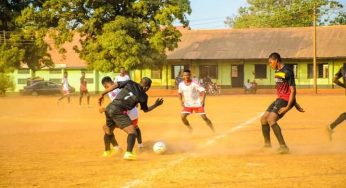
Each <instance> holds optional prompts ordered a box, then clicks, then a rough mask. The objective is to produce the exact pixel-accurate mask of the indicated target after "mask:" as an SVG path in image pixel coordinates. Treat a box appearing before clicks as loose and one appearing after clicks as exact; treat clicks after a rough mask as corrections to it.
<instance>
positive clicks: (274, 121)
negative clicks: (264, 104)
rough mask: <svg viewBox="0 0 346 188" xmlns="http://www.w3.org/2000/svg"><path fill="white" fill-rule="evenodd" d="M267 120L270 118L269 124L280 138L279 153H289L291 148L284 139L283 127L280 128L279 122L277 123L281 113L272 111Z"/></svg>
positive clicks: (278, 138)
mask: <svg viewBox="0 0 346 188" xmlns="http://www.w3.org/2000/svg"><path fill="white" fill-rule="evenodd" d="M267 120H268V124H269V125H270V127H271V128H272V130H273V132H274V134H275V136H276V139H277V140H278V142H279V144H280V148H279V149H278V153H280V154H286V153H288V152H289V149H288V147H287V145H286V142H285V140H284V137H283V135H282V132H281V128H280V126H279V124H278V123H277V121H278V120H279V115H278V114H277V113H274V112H270V113H269V115H268V118H267Z"/></svg>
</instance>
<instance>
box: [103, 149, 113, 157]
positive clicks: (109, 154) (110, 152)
mask: <svg viewBox="0 0 346 188" xmlns="http://www.w3.org/2000/svg"><path fill="white" fill-rule="evenodd" d="M103 156H104V157H110V156H112V150H106V151H104V152H103Z"/></svg>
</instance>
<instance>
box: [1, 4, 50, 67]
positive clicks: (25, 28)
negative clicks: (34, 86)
mask: <svg viewBox="0 0 346 188" xmlns="http://www.w3.org/2000/svg"><path fill="white" fill-rule="evenodd" d="M40 2H42V1H40ZM40 2H37V1H34V0H27V1H21V0H19V1H12V0H5V1H2V2H1V3H0V32H1V35H0V42H1V48H0V55H1V57H0V72H2V73H4V72H8V71H13V70H14V69H16V68H19V67H20V65H21V63H22V64H26V65H27V66H28V67H29V68H30V69H31V70H33V72H35V71H36V70H39V69H41V68H43V67H52V66H53V62H52V61H51V58H50V55H49V54H47V49H48V47H49V46H48V45H47V44H46V42H45V41H44V38H45V37H46V32H47V30H46V29H40V28H38V27H37V25H36V24H35V22H30V23H25V24H23V19H21V18H22V17H25V16H29V15H30V14H31V13H32V12H31V13H30V12H28V10H30V9H26V8H27V7H35V8H39V7H41V6H42V3H40Z"/></svg>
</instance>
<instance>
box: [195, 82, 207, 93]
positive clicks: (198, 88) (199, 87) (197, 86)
mask: <svg viewBox="0 0 346 188" xmlns="http://www.w3.org/2000/svg"><path fill="white" fill-rule="evenodd" d="M195 85H196V88H197V90H198V91H199V92H204V91H205V89H204V87H202V86H201V85H200V84H196V83H195Z"/></svg>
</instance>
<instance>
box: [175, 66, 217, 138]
mask: <svg viewBox="0 0 346 188" xmlns="http://www.w3.org/2000/svg"><path fill="white" fill-rule="evenodd" d="M178 93H179V99H180V102H181V105H182V106H183V110H182V112H181V120H182V121H183V123H184V125H186V126H187V127H188V128H189V130H190V132H191V131H192V127H191V126H190V123H189V121H188V120H187V116H188V115H190V114H191V113H192V112H195V113H196V114H199V115H200V116H201V117H202V119H203V120H204V121H205V122H206V123H207V125H208V127H210V129H211V130H212V131H213V132H214V127H213V124H212V122H211V121H210V119H209V118H208V117H207V116H206V113H205V111H204V104H205V97H206V94H205V89H204V88H203V87H202V86H200V85H199V84H197V83H195V82H193V81H192V79H191V71H190V70H184V72H183V81H182V82H180V83H179V86H178ZM201 98H202V99H201Z"/></svg>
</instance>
